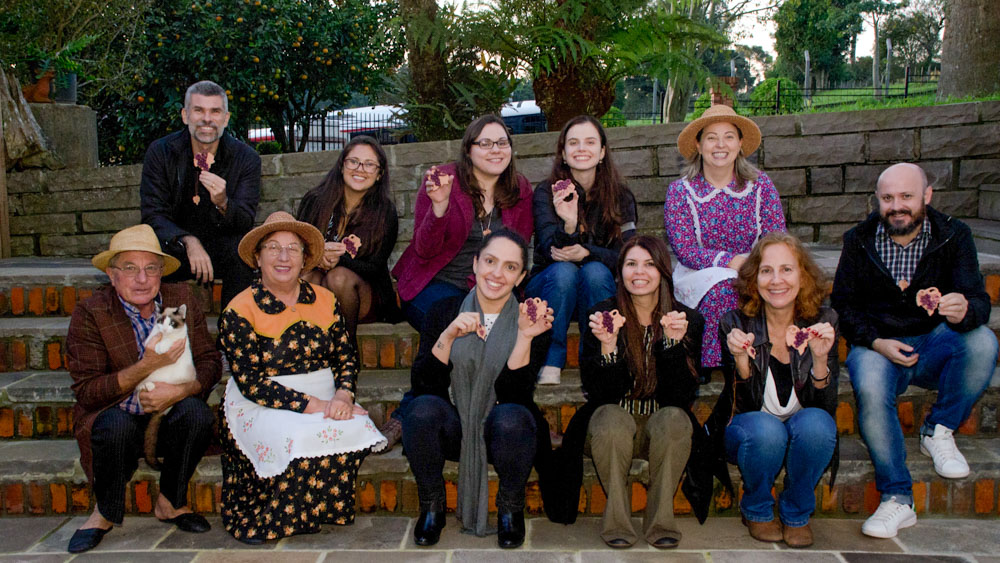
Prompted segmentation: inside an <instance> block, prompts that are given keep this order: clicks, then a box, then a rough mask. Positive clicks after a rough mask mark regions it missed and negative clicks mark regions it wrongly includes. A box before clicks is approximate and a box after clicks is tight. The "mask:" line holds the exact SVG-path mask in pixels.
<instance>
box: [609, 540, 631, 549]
mask: <svg viewBox="0 0 1000 563" xmlns="http://www.w3.org/2000/svg"><path fill="white" fill-rule="evenodd" d="M604 543H605V544H607V546H608V547H610V548H613V549H627V548H630V547H632V544H630V543H629V542H628V540H626V539H624V538H615V539H613V540H607V541H605V542H604Z"/></svg>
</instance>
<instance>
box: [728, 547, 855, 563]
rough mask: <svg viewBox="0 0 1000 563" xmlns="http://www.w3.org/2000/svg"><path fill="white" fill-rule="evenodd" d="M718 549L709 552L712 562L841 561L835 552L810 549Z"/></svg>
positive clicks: (793, 562) (790, 562)
mask: <svg viewBox="0 0 1000 563" xmlns="http://www.w3.org/2000/svg"><path fill="white" fill-rule="evenodd" d="M771 549H772V551H718V550H715V549H713V550H712V551H711V552H710V553H709V557H711V558H712V563H730V562H732V563H785V562H787V563H797V562H799V561H807V562H809V563H812V562H816V563H820V562H823V563H825V562H827V561H829V562H830V563H833V562H834V561H838V562H839V561H840V559H838V558H837V554H835V553H815V552H812V551H808V550H798V551H794V552H793V551H773V549H774V548H773V547H772V548H771Z"/></svg>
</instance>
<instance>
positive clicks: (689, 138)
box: [677, 104, 760, 160]
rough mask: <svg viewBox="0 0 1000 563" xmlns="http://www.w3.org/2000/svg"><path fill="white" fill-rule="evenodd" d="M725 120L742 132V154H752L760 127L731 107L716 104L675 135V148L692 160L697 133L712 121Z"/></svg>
mask: <svg viewBox="0 0 1000 563" xmlns="http://www.w3.org/2000/svg"><path fill="white" fill-rule="evenodd" d="M721 121H725V122H727V123H732V124H733V125H735V126H736V128H737V129H739V130H740V133H742V134H743V139H742V140H743V156H749V155H751V154H753V151H755V150H757V147H759V146H760V127H757V124H756V123H754V122H753V121H752V120H750V119H748V118H746V117H743V116H742V115H739V114H737V113H736V112H735V111H734V110H733V108H731V107H729V106H727V105H723V104H717V105H714V106H712V107H710V108H708V109H707V110H705V113H703V114H702V115H701V117H699V118H698V119H695V120H694V121H692V122H691V123H688V126H687V127H685V128H684V130H683V131H681V134H680V135H678V136H677V148H678V149H679V150H680V151H681V154H682V155H684V158H686V159H688V160H694V157H695V156H696V155H697V154H698V133H701V130H702V129H704V128H706V127H708V126H709V125H711V124H713V123H719V122H721Z"/></svg>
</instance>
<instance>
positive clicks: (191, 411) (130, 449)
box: [90, 397, 215, 524]
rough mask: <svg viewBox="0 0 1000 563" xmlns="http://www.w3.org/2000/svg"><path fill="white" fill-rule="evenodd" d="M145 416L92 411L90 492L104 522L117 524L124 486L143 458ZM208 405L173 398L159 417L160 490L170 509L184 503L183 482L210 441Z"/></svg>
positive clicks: (192, 399) (122, 509) (122, 508)
mask: <svg viewBox="0 0 1000 563" xmlns="http://www.w3.org/2000/svg"><path fill="white" fill-rule="evenodd" d="M149 419H150V415H135V414H130V413H127V412H125V411H123V410H122V409H120V408H118V406H113V407H111V408H109V409H106V410H105V411H104V412H102V413H101V414H99V415H97V419H95V420H94V426H93V427H92V429H91V434H90V446H91V449H92V451H93V454H94V456H93V460H94V461H93V464H94V467H93V469H94V496H95V497H96V498H97V509H98V510H99V511H100V512H101V516H104V518H106V519H107V520H109V521H111V522H114V523H115V524H121V523H122V519H123V518H124V516H125V487H126V486H127V485H128V482H129V480H131V479H132V474H133V473H135V470H136V468H137V467H138V466H139V458H141V457H142V456H143V453H142V450H143V438H144V435H145V433H146V425H147V424H149ZM214 422H215V418H214V417H213V416H212V409H210V408H209V407H208V405H206V404H205V402H204V401H202V400H201V399H199V398H197V397H187V398H185V399H183V400H181V401H178V402H177V403H176V404H175V405H174V406H173V407H172V408H171V409H170V412H169V413H167V414H166V416H164V418H163V422H162V423H161V424H160V433H159V439H158V441H157V448H156V452H157V455H159V456H162V457H163V467H162V469H161V470H160V493H162V494H163V496H165V497H166V498H167V500H169V501H170V504H171V505H173V507H174V508H180V507H182V506H184V505H185V504H187V488H188V481H189V480H190V479H191V476H192V475H193V474H194V470H195V468H197V467H198V462H199V461H201V458H202V456H203V455H205V450H206V449H207V448H208V445H209V443H210V442H211V440H212V425H213V424H214Z"/></svg>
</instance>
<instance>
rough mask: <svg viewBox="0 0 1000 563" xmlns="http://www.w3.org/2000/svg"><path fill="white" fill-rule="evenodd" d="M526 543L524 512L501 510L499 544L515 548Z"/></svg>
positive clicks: (498, 528) (498, 529)
mask: <svg viewBox="0 0 1000 563" xmlns="http://www.w3.org/2000/svg"><path fill="white" fill-rule="evenodd" d="M523 543H524V512H523V511H521V512H501V513H500V514H498V515H497V545H499V546H500V547H501V548H502V549H514V548H515V547H521V545H522V544H523Z"/></svg>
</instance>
